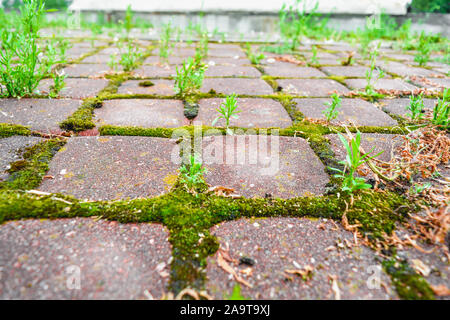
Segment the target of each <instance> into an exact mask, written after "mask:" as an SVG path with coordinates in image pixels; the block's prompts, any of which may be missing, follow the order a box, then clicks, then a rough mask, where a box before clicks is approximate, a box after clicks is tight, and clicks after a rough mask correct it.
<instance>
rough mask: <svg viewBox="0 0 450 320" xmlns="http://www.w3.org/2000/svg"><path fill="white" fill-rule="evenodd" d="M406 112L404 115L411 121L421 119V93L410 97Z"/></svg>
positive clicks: (422, 106)
mask: <svg viewBox="0 0 450 320" xmlns="http://www.w3.org/2000/svg"><path fill="white" fill-rule="evenodd" d="M406 110H407V111H408V112H407V114H406V115H407V116H408V117H410V118H411V120H412V121H417V120H420V119H422V117H423V113H424V104H423V93H421V94H419V95H418V96H414V95H411V96H410V97H409V105H407V106H406Z"/></svg>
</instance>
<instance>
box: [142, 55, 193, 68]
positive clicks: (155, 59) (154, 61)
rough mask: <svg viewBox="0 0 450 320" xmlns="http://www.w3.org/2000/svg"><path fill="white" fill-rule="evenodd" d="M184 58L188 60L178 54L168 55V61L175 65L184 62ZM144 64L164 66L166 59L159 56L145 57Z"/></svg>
mask: <svg viewBox="0 0 450 320" xmlns="http://www.w3.org/2000/svg"><path fill="white" fill-rule="evenodd" d="M184 60H186V58H183V57H176V56H169V57H167V61H168V63H169V64H174V65H181V64H183V61H184ZM144 64H150V65H156V66H158V65H159V66H162V65H163V64H164V61H163V60H162V59H161V58H160V57H159V56H149V57H147V58H146V59H145V61H144Z"/></svg>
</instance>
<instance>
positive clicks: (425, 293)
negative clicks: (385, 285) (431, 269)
mask: <svg viewBox="0 0 450 320" xmlns="http://www.w3.org/2000/svg"><path fill="white" fill-rule="evenodd" d="M383 267H384V269H385V270H386V272H387V273H388V274H389V275H390V277H391V280H392V283H393V284H394V286H395V289H396V291H397V294H398V295H399V297H400V298H401V299H405V300H434V299H435V296H434V293H433V290H432V289H431V288H430V285H429V284H428V282H427V281H426V280H425V278H423V277H422V276H421V275H419V274H418V273H416V271H415V270H414V269H413V268H411V267H410V266H409V265H408V264H407V263H406V262H404V261H397V260H395V259H390V260H385V261H383Z"/></svg>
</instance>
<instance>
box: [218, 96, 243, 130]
mask: <svg viewBox="0 0 450 320" xmlns="http://www.w3.org/2000/svg"><path fill="white" fill-rule="evenodd" d="M237 107H238V105H237V96H236V94H235V93H233V94H231V95H229V96H227V97H226V98H225V102H223V103H222V104H221V105H220V108H219V109H217V112H219V113H220V116H218V117H217V118H215V119H214V120H213V122H212V124H211V125H213V126H214V125H215V124H216V122H217V121H219V119H224V120H225V125H226V131H227V134H230V135H232V134H233V131H232V130H231V129H230V128H229V127H230V120H231V118H234V119H237V118H239V117H238V115H237V114H238V113H239V112H241V111H237V110H236V109H237Z"/></svg>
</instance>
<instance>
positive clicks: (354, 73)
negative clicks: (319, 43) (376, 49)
mask: <svg viewBox="0 0 450 320" xmlns="http://www.w3.org/2000/svg"><path fill="white" fill-rule="evenodd" d="M321 69H322V71H324V72H325V73H327V74H329V75H331V76H332V75H334V76H342V77H355V78H364V77H365V76H366V71H367V70H368V69H369V68H368V67H363V66H342V67H322V68H321ZM373 75H374V77H375V78H377V77H378V75H379V72H378V71H377V70H374V73H373Z"/></svg>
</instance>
